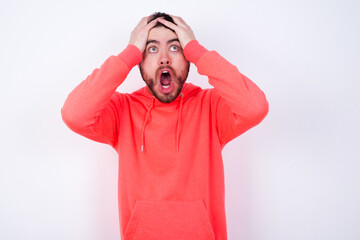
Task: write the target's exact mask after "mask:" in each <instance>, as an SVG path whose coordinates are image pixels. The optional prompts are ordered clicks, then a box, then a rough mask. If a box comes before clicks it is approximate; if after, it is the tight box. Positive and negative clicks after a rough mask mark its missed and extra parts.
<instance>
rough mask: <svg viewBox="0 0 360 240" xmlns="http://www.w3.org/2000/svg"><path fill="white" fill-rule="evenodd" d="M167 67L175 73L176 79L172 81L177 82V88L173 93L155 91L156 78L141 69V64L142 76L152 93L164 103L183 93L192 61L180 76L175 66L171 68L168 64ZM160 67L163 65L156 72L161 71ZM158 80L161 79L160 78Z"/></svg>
mask: <svg viewBox="0 0 360 240" xmlns="http://www.w3.org/2000/svg"><path fill="white" fill-rule="evenodd" d="M167 68H169V69H170V70H171V71H172V72H173V74H174V79H172V81H174V83H176V86H177V89H175V91H173V92H171V93H167V94H163V93H160V94H159V93H158V92H157V91H155V80H154V78H151V77H150V76H149V75H147V74H146V73H144V72H143V71H142V69H141V65H139V69H140V73H141V77H142V78H143V80H144V82H145V83H146V85H147V86H148V89H149V90H150V92H151V93H152V95H153V96H155V97H156V98H157V99H158V100H159V101H160V102H162V103H170V102H172V101H174V100H175V99H176V98H177V97H178V96H179V94H180V93H181V90H182V88H183V86H184V83H185V81H186V79H187V77H188V74H189V69H190V63H188V66H187V67H186V68H185V70H184V71H182V72H181V74H180V76H178V75H176V74H175V71H173V68H171V67H170V66H167ZM159 69H161V67H160V68H158V70H157V71H156V73H157V72H158V71H159ZM155 76H158V75H157V74H155ZM175 79H176V80H175ZM158 81H160V80H159V79H158Z"/></svg>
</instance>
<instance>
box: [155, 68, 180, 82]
mask: <svg viewBox="0 0 360 240" xmlns="http://www.w3.org/2000/svg"><path fill="white" fill-rule="evenodd" d="M165 68H167V69H170V71H171V72H172V74H173V75H174V78H176V73H175V71H174V69H173V68H172V67H171V66H163V67H159V68H158V69H157V70H156V72H155V79H156V77H157V76H159V72H161V71H162V70H163V69H165Z"/></svg>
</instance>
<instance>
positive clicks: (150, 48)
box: [148, 47, 157, 53]
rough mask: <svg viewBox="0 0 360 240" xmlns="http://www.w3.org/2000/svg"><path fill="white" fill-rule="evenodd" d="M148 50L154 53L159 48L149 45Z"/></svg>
mask: <svg viewBox="0 0 360 240" xmlns="http://www.w3.org/2000/svg"><path fill="white" fill-rule="evenodd" d="M148 51H149V52H151V53H154V52H157V48H156V47H149V49H148Z"/></svg>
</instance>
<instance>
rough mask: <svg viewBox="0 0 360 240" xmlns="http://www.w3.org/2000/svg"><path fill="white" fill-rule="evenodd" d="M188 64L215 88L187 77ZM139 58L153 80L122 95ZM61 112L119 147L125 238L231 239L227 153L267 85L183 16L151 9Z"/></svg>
mask: <svg viewBox="0 0 360 240" xmlns="http://www.w3.org/2000/svg"><path fill="white" fill-rule="evenodd" d="M190 63H193V64H195V66H196V67H197V70H198V73H199V74H201V75H206V76H208V79H209V83H210V84H211V85H212V86H213V88H211V89H201V88H200V87H197V86H195V85H193V84H190V83H186V79H187V77H188V72H189V66H190ZM136 65H138V66H139V69H140V73H141V76H142V78H143V80H144V82H145V83H146V85H147V86H145V87H143V88H141V89H139V90H137V91H135V92H133V93H119V92H117V91H116V89H117V88H118V86H119V85H120V84H121V83H122V82H123V81H124V80H125V79H126V78H127V75H128V73H129V72H130V70H131V69H132V68H133V67H134V66H136ZM61 113H62V118H63V120H64V122H65V123H66V124H67V126H68V127H69V128H70V129H71V130H73V131H74V132H76V133H78V134H81V135H83V136H85V137H87V138H90V139H92V140H94V141H97V142H101V143H106V144H109V145H110V146H112V147H113V148H114V149H115V150H116V151H117V153H118V155H119V160H118V161H119V172H118V173H119V178H118V201H119V216H120V233H121V239H122V240H130V239H131V240H140V239H141V240H169V239H171V240H190V239H196V240H210V239H211V240H214V239H217V240H226V239H227V229H226V216H225V187H224V167H223V159H222V155H221V151H222V149H223V148H224V146H225V145H226V144H227V143H228V142H229V141H231V140H232V139H234V138H236V137H238V136H239V135H241V134H242V133H244V132H245V131H247V130H248V129H250V128H252V127H254V126H256V125H257V124H259V123H260V122H261V121H262V120H263V119H264V118H265V116H266V115H267V113H268V102H267V100H266V97H265V95H264V93H263V92H262V91H261V90H260V89H259V87H258V86H256V85H255V84H254V83H253V82H252V81H251V80H250V79H248V78H247V77H246V76H245V75H243V74H241V73H240V72H239V71H238V69H237V68H236V67H235V66H234V65H232V64H230V63H229V62H228V61H227V60H225V59H224V58H223V57H222V56H220V55H219V54H218V53H217V52H215V51H209V50H207V49H206V48H205V47H203V46H202V45H201V44H200V43H199V42H198V41H197V40H196V38H195V35H194V33H193V31H192V30H191V28H190V27H189V26H188V25H187V24H186V23H185V21H184V20H183V19H182V18H180V17H176V16H172V15H168V14H165V13H155V14H153V15H151V16H149V17H144V18H143V19H142V20H141V21H140V22H139V24H138V25H137V26H136V27H135V29H134V30H133V31H132V33H131V36H130V41H129V44H128V46H127V47H126V48H125V49H124V50H123V51H122V52H121V53H120V54H118V55H113V56H110V57H109V58H108V59H107V60H106V61H105V62H104V63H103V64H102V65H101V67H100V68H97V69H95V70H94V71H93V72H92V73H91V74H90V75H89V76H88V77H87V78H86V79H85V80H84V81H82V82H81V83H80V84H79V85H78V86H77V87H76V88H75V89H74V90H73V91H72V92H71V93H70V94H69V95H68V98H67V99H66V101H65V104H64V106H63V108H62V110H61Z"/></svg>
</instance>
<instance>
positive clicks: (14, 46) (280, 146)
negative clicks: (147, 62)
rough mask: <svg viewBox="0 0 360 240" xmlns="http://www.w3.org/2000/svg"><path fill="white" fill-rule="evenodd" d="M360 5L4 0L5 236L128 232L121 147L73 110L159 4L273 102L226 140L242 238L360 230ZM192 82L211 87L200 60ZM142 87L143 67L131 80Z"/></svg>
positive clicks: (348, 235) (1, 171) (231, 195)
mask: <svg viewBox="0 0 360 240" xmlns="http://www.w3.org/2000/svg"><path fill="white" fill-rule="evenodd" d="M359 10H360V4H359V1H355V0H348V1H341V0H337V1H335V0H329V1H320V0H311V1H310V0H302V1H300V0H299V1H285V0H275V1H265V0H262V1H260V0H257V1H242V0H240V1H225V0H221V1H212V0H201V1H194V0H191V1H187V0H186V1H151V0H149V1H147V0H146V1H145V0H140V1H126V2H125V1H119V0H118V1H115V0H114V1H89V0H87V1H84V0H82V1H73V0H72V1H69V0H67V1H64V0H63V1H3V0H2V1H1V2H0V33H1V38H0V68H1V69H0V74H1V75H0V76H1V94H0V110H1V112H0V113H1V118H0V121H1V124H0V130H1V138H0V141H1V143H0V147H1V151H0V159H1V162H0V191H1V192H0V194H1V196H0V239H4V240H7V239H11V240H23V239H36V240H42V239H53V240H57V239H66V240H78V239H86V240H102V239H104V240H105V239H106V240H116V239H117V240H118V239H120V234H119V220H118V208H117V167H118V165H117V154H116V152H115V151H114V150H113V149H112V148H111V147H109V146H107V145H104V144H100V143H96V142H93V141H91V140H88V139H86V138H83V137H81V136H79V135H77V134H75V133H73V132H71V131H70V130H69V129H68V128H67V127H66V126H65V124H64V123H63V122H62V119H61V115H60V110H61V107H62V105H63V103H64V101H65V99H66V97H67V95H68V94H69V93H70V91H71V90H72V89H73V88H74V87H75V86H76V85H77V84H79V83H80V82H81V81H82V80H83V79H85V78H86V77H87V76H88V75H89V74H90V73H91V72H92V70H93V69H95V68H98V67H99V66H100V65H101V64H102V63H103V62H104V61H105V60H106V59H107V58H108V57H109V56H110V55H115V54H118V53H119V52H121V51H122V50H123V49H124V48H125V47H126V45H127V43H128V40H129V36H130V32H131V31H132V29H133V28H134V27H135V26H136V24H137V23H138V21H139V20H140V19H141V17H143V16H147V15H149V14H151V13H153V12H155V11H164V12H168V13H171V14H174V15H178V16H182V17H183V19H184V20H185V21H186V22H187V23H188V24H189V25H190V26H191V27H192V29H193V31H194V33H195V36H196V37H197V39H198V41H199V42H200V43H201V44H202V45H204V46H205V47H206V48H207V49H209V50H216V51H217V52H219V53H220V54H221V55H222V56H224V57H225V58H226V59H227V60H229V61H230V62H231V63H233V64H234V65H236V66H237V67H238V69H239V70H240V72H242V73H243V74H245V75H247V76H248V77H249V78H250V79H252V80H253V81H254V82H255V83H256V84H258V86H259V87H260V88H261V89H262V90H263V91H264V92H265V94H266V96H267V98H268V101H269V103H270V112H269V114H268V116H267V117H266V118H265V120H264V121H263V122H262V123H261V124H260V125H259V126H257V127H255V128H253V129H251V130H249V131H248V132H247V133H245V134H243V135H242V136H240V137H239V138H237V139H235V140H234V141H232V142H231V143H229V144H228V145H227V146H226V148H225V149H224V151H223V155H224V164H225V175H226V177H225V183H226V214H227V224H228V236H229V239H230V240H238V239H244V240H303V239H307V240H319V239H327V240H339V239H346V240H355V239H360V227H359V226H360V209H359V203H360V177H359V170H360V163H359V160H360V154H359V147H360V144H359V134H360V131H359V130H360V128H359V126H358V124H359V122H360V107H359V103H360V97H359V90H360V88H359V86H360V83H359V81H360V74H359V66H360V64H359V63H360V59H359V56H360V51H359V50H360V49H359V42H360V33H359V32H360V31H359V30H360V17H359V16H360V11H359ZM189 82H192V83H194V84H197V85H200V86H203V87H208V86H209V85H208V84H207V78H206V77H203V76H200V77H199V76H198V74H197V72H196V67H195V66H194V65H192V67H191V73H190V76H189ZM142 86H144V83H143V82H142V80H141V78H140V74H139V71H138V69H137V68H134V69H133V70H132V71H131V73H130V75H129V78H128V79H127V80H126V81H125V82H124V84H123V85H121V86H120V87H119V89H118V91H120V92H132V91H134V90H136V89H138V88H139V87H142Z"/></svg>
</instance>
